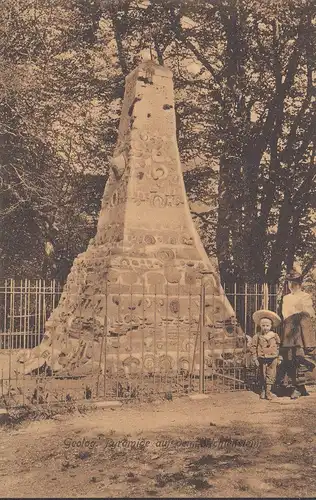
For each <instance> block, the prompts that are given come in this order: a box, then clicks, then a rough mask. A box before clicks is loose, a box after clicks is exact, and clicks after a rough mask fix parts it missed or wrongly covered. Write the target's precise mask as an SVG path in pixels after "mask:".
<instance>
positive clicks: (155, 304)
mask: <svg viewBox="0 0 316 500" xmlns="http://www.w3.org/2000/svg"><path fill="white" fill-rule="evenodd" d="M154 286H155V295H154V300H155V302H154V339H153V341H154V346H153V352H154V381H153V383H154V394H156V393H157V391H156V389H157V387H156V383H157V345H156V336H157V285H156V284H155V285H154Z"/></svg>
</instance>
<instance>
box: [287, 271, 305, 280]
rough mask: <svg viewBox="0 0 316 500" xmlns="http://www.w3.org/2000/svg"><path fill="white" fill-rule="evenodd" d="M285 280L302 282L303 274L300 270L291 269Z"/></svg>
mask: <svg viewBox="0 0 316 500" xmlns="http://www.w3.org/2000/svg"><path fill="white" fill-rule="evenodd" d="M285 281H293V282H294V283H302V281H303V276H302V275H301V273H299V272H298V271H295V269H292V271H290V272H289V273H288V274H287V275H286V276H285Z"/></svg>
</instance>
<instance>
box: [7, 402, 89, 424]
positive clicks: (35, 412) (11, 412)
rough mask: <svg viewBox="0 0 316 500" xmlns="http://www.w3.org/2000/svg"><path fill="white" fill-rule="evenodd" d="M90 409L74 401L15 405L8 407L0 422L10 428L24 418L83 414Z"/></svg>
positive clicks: (41, 418) (49, 417) (34, 418)
mask: <svg viewBox="0 0 316 500" xmlns="http://www.w3.org/2000/svg"><path fill="white" fill-rule="evenodd" d="M92 409H93V408H92V407H89V406H87V405H76V404H74V403H64V404H58V405H25V406H17V407H15V408H9V409H8V413H7V415H6V419H5V421H4V422H3V423H2V426H3V427H4V428H6V427H9V428H11V427H15V426H18V425H20V424H22V423H23V422H24V421H26V420H28V421H34V420H49V419H53V418H54V417H55V416H57V415H68V414H73V413H75V412H79V413H82V414H85V413H87V412H88V411H91V410H92Z"/></svg>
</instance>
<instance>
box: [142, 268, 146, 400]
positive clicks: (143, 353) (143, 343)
mask: <svg viewBox="0 0 316 500" xmlns="http://www.w3.org/2000/svg"><path fill="white" fill-rule="evenodd" d="M142 294H143V295H142V315H143V317H142V321H141V327H142V335H141V337H142V338H141V342H142V347H141V356H142V366H141V401H143V400H144V382H145V381H144V355H145V351H144V349H145V280H144V278H143V290H142Z"/></svg>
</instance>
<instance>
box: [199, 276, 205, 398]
mask: <svg viewBox="0 0 316 500" xmlns="http://www.w3.org/2000/svg"><path fill="white" fill-rule="evenodd" d="M200 307H201V311H200V377H199V392H200V393H204V375H205V370H204V324H205V285H204V281H203V276H202V280H201V302H200Z"/></svg>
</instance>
